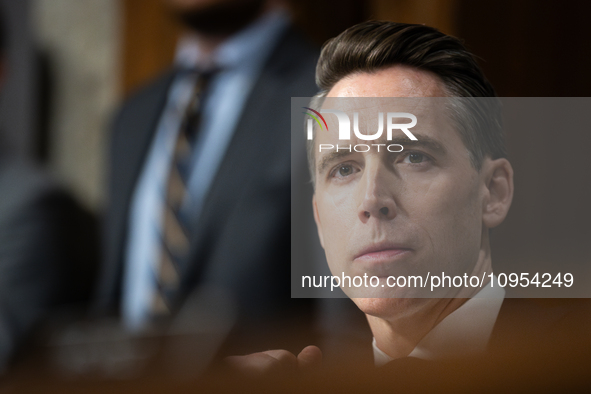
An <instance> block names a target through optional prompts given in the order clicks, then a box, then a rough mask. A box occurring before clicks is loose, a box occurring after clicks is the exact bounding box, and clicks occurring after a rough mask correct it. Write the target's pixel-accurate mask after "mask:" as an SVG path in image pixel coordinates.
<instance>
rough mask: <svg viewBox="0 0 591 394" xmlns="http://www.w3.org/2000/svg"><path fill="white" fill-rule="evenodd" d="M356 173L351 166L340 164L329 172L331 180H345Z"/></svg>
mask: <svg viewBox="0 0 591 394" xmlns="http://www.w3.org/2000/svg"><path fill="white" fill-rule="evenodd" d="M356 172H357V169H356V168H355V167H354V166H353V165H352V164H341V165H339V166H338V167H335V169H334V170H333V171H332V172H331V177H333V178H346V177H348V176H350V175H353V174H354V173H356Z"/></svg>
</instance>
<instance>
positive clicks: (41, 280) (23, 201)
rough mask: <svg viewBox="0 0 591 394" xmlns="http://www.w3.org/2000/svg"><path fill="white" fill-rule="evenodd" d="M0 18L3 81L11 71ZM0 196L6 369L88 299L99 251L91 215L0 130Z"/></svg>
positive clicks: (2, 365) (2, 358)
mask: <svg viewBox="0 0 591 394" xmlns="http://www.w3.org/2000/svg"><path fill="white" fill-rule="evenodd" d="M3 22H4V19H3V18H2V15H0V87H1V86H3V84H4V81H5V80H6V77H7V74H10V65H9V64H6V61H5V53H6V42H7V40H6V37H5V36H6V31H5V28H4V24H3ZM2 132H3V133H6V132H11V133H16V132H18V130H2ZM0 195H1V196H2V198H0V374H1V373H2V372H3V371H4V370H5V369H6V368H7V367H8V366H9V364H10V361H12V359H13V356H14V355H15V353H16V352H17V350H18V349H19V348H20V347H22V345H23V344H24V343H25V342H26V341H27V339H28V338H29V337H30V336H31V334H32V332H33V331H34V329H35V328H36V327H37V326H38V325H40V323H41V322H42V321H43V320H44V319H45V318H46V317H48V316H49V315H50V314H51V312H53V311H55V310H57V309H58V308H62V307H66V305H67V306H72V305H74V304H82V303H86V302H88V300H89V298H90V295H91V291H90V288H91V286H90V285H91V283H92V277H93V274H94V272H93V269H94V268H95V266H96V264H95V259H96V256H97V254H96V245H95V243H94V240H95V237H96V234H95V233H94V231H93V224H94V221H93V219H92V217H91V216H90V214H88V213H87V212H86V211H85V210H84V209H83V208H82V207H81V206H80V205H79V204H78V203H77V202H76V201H74V199H73V198H72V197H71V196H70V195H69V194H68V193H67V192H66V191H65V190H64V189H63V188H62V187H60V186H59V185H58V184H57V183H56V182H55V181H54V180H52V179H51V177H50V176H49V175H48V174H46V173H45V172H44V171H43V170H42V169H40V168H39V167H38V166H36V165H35V164H33V163H32V162H29V161H27V160H25V159H24V158H21V157H17V156H16V155H14V152H13V151H11V150H10V149H9V147H8V144H7V143H6V140H5V139H4V138H3V134H1V133H0Z"/></svg>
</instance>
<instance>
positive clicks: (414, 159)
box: [404, 152, 427, 164]
mask: <svg viewBox="0 0 591 394" xmlns="http://www.w3.org/2000/svg"><path fill="white" fill-rule="evenodd" d="M426 160H427V157H426V156H425V155H423V154H422V153H417V152H411V153H409V154H408V156H406V158H405V160H404V161H405V162H407V163H412V164H418V163H422V162H424V161H426Z"/></svg>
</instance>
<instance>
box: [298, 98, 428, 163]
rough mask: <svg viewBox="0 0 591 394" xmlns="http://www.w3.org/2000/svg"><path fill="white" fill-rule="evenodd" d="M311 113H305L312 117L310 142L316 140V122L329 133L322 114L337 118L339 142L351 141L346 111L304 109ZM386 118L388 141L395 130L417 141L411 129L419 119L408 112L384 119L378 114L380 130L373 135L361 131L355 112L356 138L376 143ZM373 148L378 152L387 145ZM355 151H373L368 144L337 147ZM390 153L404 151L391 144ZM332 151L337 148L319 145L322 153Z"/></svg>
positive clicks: (388, 115) (308, 127)
mask: <svg viewBox="0 0 591 394" xmlns="http://www.w3.org/2000/svg"><path fill="white" fill-rule="evenodd" d="M303 108H305V109H307V110H308V111H310V112H304V114H306V115H308V116H310V118H309V119H307V123H306V127H307V129H306V130H307V136H308V140H313V139H314V121H315V122H316V123H317V124H318V127H319V129H320V130H325V129H326V130H327V131H328V124H327V123H326V120H325V119H324V116H322V114H333V115H335V116H336V117H337V121H338V124H339V140H344V141H346V140H351V120H350V118H349V115H347V114H346V113H345V112H344V111H341V110H338V109H321V110H320V112H319V111H316V110H314V109H312V108H309V107H303ZM384 118H385V119H386V139H387V140H388V141H391V140H392V136H393V134H394V130H400V131H402V132H403V133H404V134H405V135H406V136H407V137H408V138H409V139H410V140H412V141H417V138H416V137H415V136H414V135H413V133H411V131H410V130H409V129H411V128H413V127H414V126H416V124H417V117H416V116H414V115H413V114H411V113H408V112H387V113H386V116H385V117H384V113H383V112H379V113H378V130H377V131H376V132H375V133H373V134H362V133H361V132H360V131H359V113H358V112H353V133H354V134H355V137H356V138H358V139H360V140H363V141H375V140H377V139H378V138H380V137H382V134H383V133H384ZM404 119H410V122H407V123H398V122H400V121H401V120H404ZM371 146H375V147H377V149H378V151H379V149H380V146H386V144H371ZM351 148H352V149H354V150H355V151H356V152H367V151H369V150H370V149H371V147H370V145H368V144H357V145H353V146H352V147H351V145H349V146H347V147H342V146H339V145H337V146H336V149H337V151H338V150H351ZM386 148H387V149H388V151H389V152H402V150H403V149H404V148H403V146H402V145H400V144H391V145H387V147H386ZM323 149H324V150H330V149H335V146H334V145H332V144H319V146H318V150H319V152H322V150H323Z"/></svg>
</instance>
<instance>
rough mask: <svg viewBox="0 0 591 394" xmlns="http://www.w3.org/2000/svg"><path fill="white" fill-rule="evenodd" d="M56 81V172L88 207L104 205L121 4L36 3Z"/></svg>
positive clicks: (37, 26)
mask: <svg viewBox="0 0 591 394" xmlns="http://www.w3.org/2000/svg"><path fill="white" fill-rule="evenodd" d="M31 12H32V18H31V20H32V27H33V30H34V34H35V36H36V39H37V41H38V45H39V47H40V49H41V50H43V51H45V52H46V53H47V55H48V57H49V62H50V72H51V77H52V83H53V86H52V93H51V94H52V96H51V107H50V113H51V115H50V125H49V128H50V136H51V137H50V140H51V145H50V167H51V169H52V170H53V172H54V173H55V174H57V176H58V177H59V178H60V179H61V180H62V181H63V182H64V183H65V184H66V185H67V186H69V187H70V188H71V190H72V191H74V193H75V194H76V196H77V197H79V198H80V200H81V201H82V202H83V203H84V204H85V205H87V206H89V207H91V208H93V209H97V208H98V207H100V204H101V202H102V201H103V197H104V196H103V176H104V164H105V160H104V152H105V143H106V138H105V137H106V130H107V126H108V122H109V119H110V116H111V114H112V111H113V109H114V107H115V106H116V104H117V102H118V86H119V74H120V71H119V69H120V65H119V45H120V36H121V34H120V30H121V26H120V25H121V23H120V20H121V16H120V14H121V10H120V4H119V0H33V1H32V4H31Z"/></svg>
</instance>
